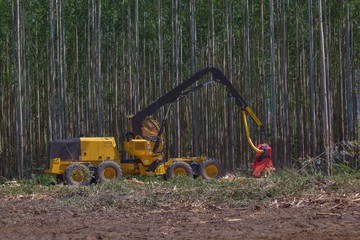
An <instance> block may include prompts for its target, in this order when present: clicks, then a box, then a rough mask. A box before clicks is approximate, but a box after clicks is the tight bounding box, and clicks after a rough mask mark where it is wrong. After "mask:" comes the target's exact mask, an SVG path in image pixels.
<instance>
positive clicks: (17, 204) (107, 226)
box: [0, 193, 360, 239]
mask: <svg viewBox="0 0 360 240" xmlns="http://www.w3.org/2000/svg"><path fill="white" fill-rule="evenodd" d="M104 194H106V193H104ZM109 197H111V196H109ZM0 239H360V195H359V194H352V195H351V196H336V195H330V194H318V195H311V196H310V195H309V196H303V197H300V198H291V199H273V200H272V202H270V203H269V206H267V207H261V206H256V205H255V206H249V207H242V208H240V207H219V206H215V205H209V204H207V203H204V202H200V201H193V200H191V201H190V200H189V201H182V202H176V203H173V204H160V203H159V204H155V206H151V207H149V206H145V205H139V204H137V205H132V204H131V201H120V202H117V203H115V204H112V205H111V206H110V207H104V206H99V207H91V208H86V207H81V208H79V207H74V206H71V205H70V206H67V207H64V205H61V204H58V200H57V199H56V197H53V196H47V195H41V194H40V195H39V194H38V195H31V194H30V195H25V196H22V195H20V196H16V197H5V198H1V199H0Z"/></svg>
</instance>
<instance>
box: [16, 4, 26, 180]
mask: <svg viewBox="0 0 360 240" xmlns="http://www.w3.org/2000/svg"><path fill="white" fill-rule="evenodd" d="M20 4H21V2H20V0H17V1H16V10H15V12H16V64H15V66H16V81H15V86H16V109H17V114H16V115H17V121H16V158H17V172H18V177H19V178H22V177H23V176H24V169H23V167H24V128H23V124H24V123H23V99H22V98H23V88H22V87H23V82H22V81H23V79H22V62H21V59H22V54H23V53H22V47H21V43H22V41H23V40H22V38H23V36H22V28H21V24H22V22H21V21H22V16H21V12H20Z"/></svg>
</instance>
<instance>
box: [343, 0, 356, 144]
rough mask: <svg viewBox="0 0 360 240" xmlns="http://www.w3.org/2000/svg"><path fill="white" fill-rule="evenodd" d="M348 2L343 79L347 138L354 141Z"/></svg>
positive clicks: (347, 3)
mask: <svg viewBox="0 0 360 240" xmlns="http://www.w3.org/2000/svg"><path fill="white" fill-rule="evenodd" d="M349 15H350V14H349V0H346V34H345V41H346V57H345V78H346V103H347V108H346V109H347V134H346V136H347V138H346V140H348V141H351V140H353V139H354V134H353V133H354V122H353V111H354V107H353V94H352V89H353V87H352V79H351V62H350V59H351V56H350V37H351V35H350V20H349V19H350V17H349Z"/></svg>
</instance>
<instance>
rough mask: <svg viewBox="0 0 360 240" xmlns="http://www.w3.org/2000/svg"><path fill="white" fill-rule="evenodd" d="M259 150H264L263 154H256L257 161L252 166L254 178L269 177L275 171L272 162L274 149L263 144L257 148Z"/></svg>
mask: <svg viewBox="0 0 360 240" xmlns="http://www.w3.org/2000/svg"><path fill="white" fill-rule="evenodd" d="M257 148H258V149H261V150H263V153H258V152H257V153H256V154H255V160H254V162H253V164H252V167H253V172H252V175H253V176H254V177H261V176H264V177H267V176H268V175H270V174H271V173H272V172H273V171H275V168H274V165H273V162H272V149H271V147H270V146H269V145H268V144H266V143H261V144H259V145H258V146H257Z"/></svg>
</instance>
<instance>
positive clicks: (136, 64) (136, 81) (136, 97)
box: [134, 0, 140, 112]
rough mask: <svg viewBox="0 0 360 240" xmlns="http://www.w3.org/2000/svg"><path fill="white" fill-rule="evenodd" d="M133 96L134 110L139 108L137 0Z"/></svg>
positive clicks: (137, 7)
mask: <svg viewBox="0 0 360 240" xmlns="http://www.w3.org/2000/svg"><path fill="white" fill-rule="evenodd" d="M134 24H135V86H134V90H135V96H134V108H135V112H138V111H139V110H140V96H139V94H140V93H139V0H135V23H134Z"/></svg>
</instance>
